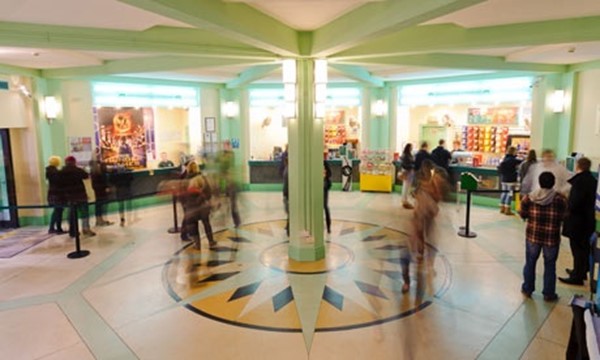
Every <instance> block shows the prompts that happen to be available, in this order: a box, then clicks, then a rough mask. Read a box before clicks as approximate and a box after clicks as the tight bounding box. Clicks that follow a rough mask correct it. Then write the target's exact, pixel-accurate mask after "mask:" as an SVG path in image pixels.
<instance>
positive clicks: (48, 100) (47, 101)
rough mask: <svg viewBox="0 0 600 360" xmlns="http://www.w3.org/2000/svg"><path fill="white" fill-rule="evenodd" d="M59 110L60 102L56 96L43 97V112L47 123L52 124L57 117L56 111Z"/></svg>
mask: <svg viewBox="0 0 600 360" xmlns="http://www.w3.org/2000/svg"><path fill="white" fill-rule="evenodd" d="M59 111H60V104H59V103H58V100H56V97H54V96H46V97H44V113H45V115H46V120H47V121H48V123H49V124H52V122H53V121H54V120H56V118H57V117H58V113H59Z"/></svg>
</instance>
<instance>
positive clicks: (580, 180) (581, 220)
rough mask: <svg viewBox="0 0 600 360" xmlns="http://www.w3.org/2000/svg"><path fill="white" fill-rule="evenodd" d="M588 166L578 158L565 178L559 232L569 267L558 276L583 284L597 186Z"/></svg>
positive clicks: (571, 282)
mask: <svg viewBox="0 0 600 360" xmlns="http://www.w3.org/2000/svg"><path fill="white" fill-rule="evenodd" d="M591 167H592V162H591V161H590V159H588V158H585V157H583V158H580V159H579V160H577V166H576V175H575V176H573V177H572V178H571V179H570V180H569V183H570V184H571V191H570V192H569V200H568V201H569V207H568V209H569V210H568V215H567V218H566V219H565V223H564V226H563V235H564V236H566V237H568V238H569V242H570V245H571V252H572V254H573V269H572V270H569V269H567V273H568V274H569V277H567V278H559V280H560V281H561V282H563V283H566V284H572V285H583V281H584V280H585V279H586V277H587V273H588V269H589V266H588V262H589V261H588V259H589V256H590V243H589V240H590V237H591V236H592V234H593V233H594V231H595V228H596V217H595V216H596V215H595V209H594V207H595V199H596V189H597V188H598V181H597V180H596V178H595V177H594V175H592V173H591V171H590V169H591Z"/></svg>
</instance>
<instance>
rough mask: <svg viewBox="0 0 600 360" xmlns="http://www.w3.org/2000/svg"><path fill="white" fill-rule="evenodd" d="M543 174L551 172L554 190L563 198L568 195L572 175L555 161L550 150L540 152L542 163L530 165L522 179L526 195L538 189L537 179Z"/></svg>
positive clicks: (553, 154) (554, 155) (554, 156)
mask: <svg viewBox="0 0 600 360" xmlns="http://www.w3.org/2000/svg"><path fill="white" fill-rule="evenodd" d="M544 172H551V173H552V175H554V179H555V185H554V190H556V191H557V192H559V193H561V194H562V195H563V196H565V197H566V196H568V195H569V190H570V188H571V185H570V184H569V179H570V178H571V176H572V175H571V173H570V172H569V171H568V170H567V168H566V167H564V166H563V165H561V164H559V163H558V161H556V154H555V153H554V151H552V150H550V149H546V150H544V151H543V152H542V161H540V162H537V163H536V164H535V165H532V166H531V168H530V169H529V170H528V171H527V176H525V179H523V188H524V189H525V193H526V194H528V193H533V192H534V191H536V190H539V189H540V184H539V182H538V179H539V177H540V175H541V174H542V173H544Z"/></svg>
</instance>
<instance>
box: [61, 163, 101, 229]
mask: <svg viewBox="0 0 600 360" xmlns="http://www.w3.org/2000/svg"><path fill="white" fill-rule="evenodd" d="M59 176H60V181H61V182H62V185H63V189H64V191H65V200H66V201H67V204H68V205H69V207H70V211H69V235H70V236H71V237H75V236H76V235H77V233H76V231H75V229H76V228H77V217H79V218H81V227H82V234H83V235H85V236H94V235H96V234H95V233H94V232H93V231H92V230H91V229H90V219H89V208H88V197H87V192H86V191H85V184H84V183H83V180H85V179H87V178H89V175H88V173H87V172H85V170H83V169H82V168H80V167H78V166H77V160H76V159H75V157H73V156H67V157H66V158H65V166H64V167H63V168H62V169H61V170H60V173H59ZM73 210H76V211H73Z"/></svg>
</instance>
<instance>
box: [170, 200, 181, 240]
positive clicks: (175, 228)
mask: <svg viewBox="0 0 600 360" xmlns="http://www.w3.org/2000/svg"><path fill="white" fill-rule="evenodd" d="M178 222H179V221H178V220H177V197H176V196H175V195H173V227H172V228H169V230H167V232H168V233H169V234H177V233H178V232H179V224H178Z"/></svg>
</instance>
